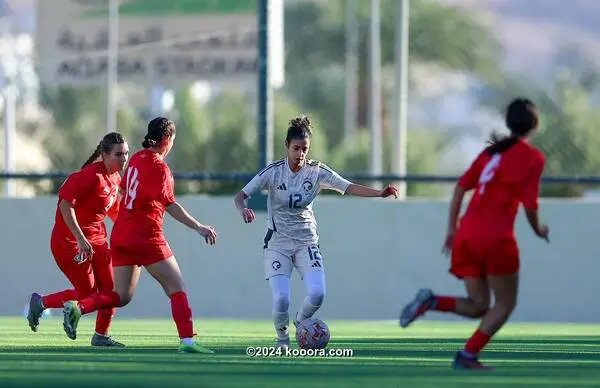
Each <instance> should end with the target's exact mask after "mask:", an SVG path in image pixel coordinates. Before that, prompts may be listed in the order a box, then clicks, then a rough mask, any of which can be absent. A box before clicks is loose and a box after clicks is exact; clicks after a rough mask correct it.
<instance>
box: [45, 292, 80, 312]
mask: <svg viewBox="0 0 600 388" xmlns="http://www.w3.org/2000/svg"><path fill="white" fill-rule="evenodd" d="M70 300H77V291H75V290H64V291H60V292H55V293H54V294H49V295H46V296H44V297H42V303H43V304H44V307H45V308H47V309H58V308H62V307H63V305H64V304H65V302H68V301H70Z"/></svg>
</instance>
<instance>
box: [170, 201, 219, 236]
mask: <svg viewBox="0 0 600 388" xmlns="http://www.w3.org/2000/svg"><path fill="white" fill-rule="evenodd" d="M166 211H167V213H169V215H170V216H171V217H173V218H174V219H175V220H176V221H178V222H180V223H182V224H184V225H185V226H187V227H188V228H190V229H194V230H195V231H196V232H198V233H199V234H200V235H201V236H202V237H204V239H205V240H206V242H207V243H208V244H210V245H213V244H214V243H215V242H216V240H217V232H216V231H215V228H214V227H213V226H210V225H204V224H201V223H200V222H199V221H198V220H196V219H195V218H194V217H193V216H192V215H191V214H190V213H189V212H188V211H187V210H185V208H184V207H183V206H181V204H179V202H173V203H171V204H170V205H168V206H167V207H166Z"/></svg>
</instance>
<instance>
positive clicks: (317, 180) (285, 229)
mask: <svg viewBox="0 0 600 388" xmlns="http://www.w3.org/2000/svg"><path fill="white" fill-rule="evenodd" d="M349 185H350V182H349V181H347V180H346V179H344V178H342V177H341V176H340V175H339V174H338V173H336V172H335V171H333V170H332V169H330V168H329V167H327V166H326V165H325V164H323V163H321V162H319V161H316V160H307V161H306V163H304V166H302V168H301V169H300V170H299V171H298V172H293V171H292V170H291V169H290V166H289V164H288V161H287V158H285V159H282V160H279V161H277V162H274V163H271V164H270V165H268V166H267V167H265V168H264V169H262V170H261V171H259V173H258V174H256V176H255V177H254V178H252V180H251V181H250V182H248V184H247V185H246V186H245V187H244V188H243V189H242V191H243V192H244V193H245V194H246V195H247V196H248V197H250V196H252V194H253V193H254V192H256V191H257V190H262V189H265V188H267V189H268V199H267V214H268V220H267V225H268V228H269V229H271V230H273V231H275V232H278V233H281V235H283V236H285V237H288V238H290V239H294V240H296V241H299V242H305V243H307V244H317V243H318V240H319V236H318V234H317V221H316V220H315V216H314V213H313V208H312V202H313V200H314V199H315V197H316V196H317V194H319V191H321V189H330V190H335V191H338V192H339V193H342V194H344V193H345V192H346V189H348V186H349Z"/></svg>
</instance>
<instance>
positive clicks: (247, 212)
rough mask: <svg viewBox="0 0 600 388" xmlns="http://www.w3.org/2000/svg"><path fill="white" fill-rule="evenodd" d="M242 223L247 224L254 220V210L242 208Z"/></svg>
mask: <svg viewBox="0 0 600 388" xmlns="http://www.w3.org/2000/svg"><path fill="white" fill-rule="evenodd" d="M240 213H241V215H242V218H243V219H244V222H245V223H247V224H249V223H251V222H252V221H254V220H255V219H256V214H254V210H252V209H248V208H247V207H245V208H243V209H242V211H241V212H240Z"/></svg>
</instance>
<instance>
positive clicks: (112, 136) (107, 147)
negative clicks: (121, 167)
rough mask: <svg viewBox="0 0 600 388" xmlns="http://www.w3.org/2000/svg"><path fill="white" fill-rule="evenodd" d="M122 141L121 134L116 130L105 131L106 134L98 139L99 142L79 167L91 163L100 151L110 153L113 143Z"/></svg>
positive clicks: (123, 141) (123, 140)
mask: <svg viewBox="0 0 600 388" xmlns="http://www.w3.org/2000/svg"><path fill="white" fill-rule="evenodd" d="M123 143H125V139H124V138H123V136H122V135H121V134H120V133H117V132H110V133H107V134H106V135H104V137H103V138H102V140H100V143H98V146H97V147H96V150H95V151H94V152H92V154H91V155H90V157H89V158H88V160H86V161H85V163H84V164H83V166H81V168H84V167H85V166H87V165H88V164H90V163H93V162H94V160H96V159H98V156H100V154H102V153H105V154H110V153H111V152H112V150H113V148H114V146H115V145H117V144H123Z"/></svg>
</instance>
